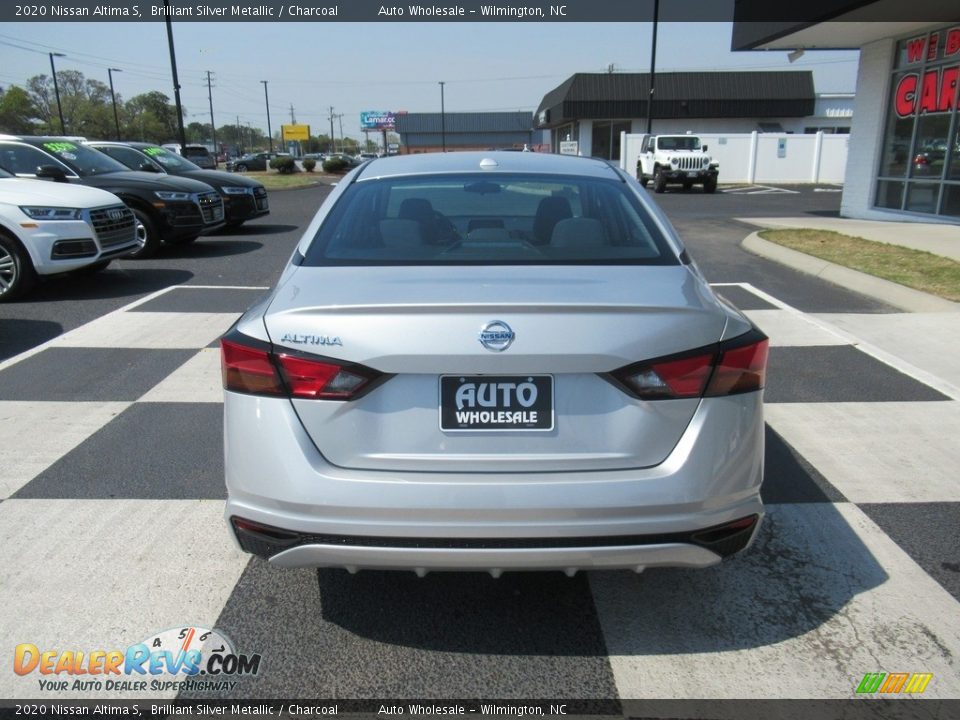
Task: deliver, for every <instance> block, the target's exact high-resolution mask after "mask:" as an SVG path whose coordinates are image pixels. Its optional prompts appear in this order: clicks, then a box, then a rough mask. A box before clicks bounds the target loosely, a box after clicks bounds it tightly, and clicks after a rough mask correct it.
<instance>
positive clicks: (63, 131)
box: [47, 52, 67, 135]
mask: <svg viewBox="0 0 960 720" xmlns="http://www.w3.org/2000/svg"><path fill="white" fill-rule="evenodd" d="M47 55H49V56H50V72H51V73H53V92H54V94H55V95H56V96H57V115H59V116H60V134H61V135H66V134H67V128H66V125H64V123H63V108H62V107H60V86H59V85H58V84H57V68H56V66H54V64H53V59H54V58H55V57H66V55H64V54H63V53H55V52H52V53H47Z"/></svg>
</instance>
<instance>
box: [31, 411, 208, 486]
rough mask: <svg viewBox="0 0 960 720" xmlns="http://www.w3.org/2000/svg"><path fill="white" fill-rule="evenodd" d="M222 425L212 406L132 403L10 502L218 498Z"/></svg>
mask: <svg viewBox="0 0 960 720" xmlns="http://www.w3.org/2000/svg"><path fill="white" fill-rule="evenodd" d="M222 418H223V406H222V405H220V404H219V403H136V404H134V405H131V406H130V407H128V408H127V409H126V410H124V411H123V412H122V413H120V414H119V415H117V417H115V418H114V419H113V420H111V421H110V422H109V423H107V424H106V425H104V426H103V427H102V428H100V430H98V431H97V432H95V433H94V434H93V435H91V436H90V437H89V438H87V439H86V440H85V441H84V442H82V443H81V444H80V445H78V446H77V447H75V448H74V449H73V450H71V451H70V452H68V453H67V454H66V455H64V456H63V457H61V458H60V459H59V460H57V462H55V463H54V464H53V465H51V466H50V467H49V468H47V469H46V470H44V471H43V472H42V473H40V474H39V475H38V476H37V477H35V478H34V479H33V480H31V481H30V482H29V483H27V484H26V485H25V486H24V487H22V488H21V489H20V490H19V491H18V492H17V493H16V495H14V497H17V498H84V499H114V498H116V499H131V498H132V499H156V500H182V499H192V498H199V499H221V498H225V497H226V489H225V486H224V480H223V419H222Z"/></svg>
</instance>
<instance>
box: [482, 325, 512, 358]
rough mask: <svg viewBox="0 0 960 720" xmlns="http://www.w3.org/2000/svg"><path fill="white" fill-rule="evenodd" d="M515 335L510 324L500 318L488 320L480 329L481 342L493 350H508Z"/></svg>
mask: <svg viewBox="0 0 960 720" xmlns="http://www.w3.org/2000/svg"><path fill="white" fill-rule="evenodd" d="M514 337H516V336H515V335H514V334H513V330H511V329H510V326H509V325H507V324H506V323H505V322H502V321H500V320H494V321H493V322H488V323H487V324H486V325H484V326H483V328H482V329H481V330H480V344H481V345H483V346H484V347H485V348H486V349H487V350H492V351H493V352H503V351H504V350H506V349H507V348H508V347H510V345H512V344H513V339H514Z"/></svg>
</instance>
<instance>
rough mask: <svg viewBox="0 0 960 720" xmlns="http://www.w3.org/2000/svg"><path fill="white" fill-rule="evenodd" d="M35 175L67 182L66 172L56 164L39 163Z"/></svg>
mask: <svg viewBox="0 0 960 720" xmlns="http://www.w3.org/2000/svg"><path fill="white" fill-rule="evenodd" d="M36 175H37V177H38V178H43V179H50V180H53V181H54V182H62V183H65V182H67V174H66V173H65V172H64V171H63V168H61V167H57V166H56V165H41V166H40V167H38V168H37V172H36Z"/></svg>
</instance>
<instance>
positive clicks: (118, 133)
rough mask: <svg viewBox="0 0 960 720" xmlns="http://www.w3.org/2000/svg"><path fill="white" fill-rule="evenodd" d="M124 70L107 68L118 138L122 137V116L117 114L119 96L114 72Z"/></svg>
mask: <svg viewBox="0 0 960 720" xmlns="http://www.w3.org/2000/svg"><path fill="white" fill-rule="evenodd" d="M115 72H123V70H121V69H120V68H107V75H108V76H109V77H110V100H111V101H113V124H114V126H115V127H116V128H117V140H119V139H120V116H119V115H117V96H116V95H115V94H114V93H113V74H114V73H115Z"/></svg>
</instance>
